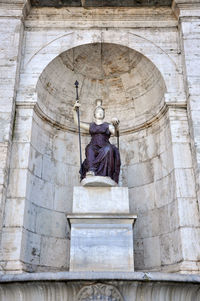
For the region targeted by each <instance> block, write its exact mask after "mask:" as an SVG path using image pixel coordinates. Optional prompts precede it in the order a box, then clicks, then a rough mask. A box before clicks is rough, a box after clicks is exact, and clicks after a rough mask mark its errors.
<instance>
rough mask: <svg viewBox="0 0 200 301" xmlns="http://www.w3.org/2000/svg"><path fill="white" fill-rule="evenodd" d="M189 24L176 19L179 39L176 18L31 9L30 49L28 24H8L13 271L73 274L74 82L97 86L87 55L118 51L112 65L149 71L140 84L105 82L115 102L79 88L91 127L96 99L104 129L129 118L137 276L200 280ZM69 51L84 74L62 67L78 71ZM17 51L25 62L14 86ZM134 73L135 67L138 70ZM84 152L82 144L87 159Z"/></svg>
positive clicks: (125, 148) (164, 11)
mask: <svg viewBox="0 0 200 301" xmlns="http://www.w3.org/2000/svg"><path fill="white" fill-rule="evenodd" d="M179 8H180V7H179ZM10 11H11V10H10V9H8V10H7V11H6V13H7V12H9V13H10ZM15 13H16V12H15ZM175 13H176V14H177V16H178V15H179V13H180V11H178V12H177V10H176V9H175ZM111 16H112V18H111ZM86 17H87V21H86ZM181 18H182V19H181ZM187 18H188V16H187ZM187 18H186V17H185V15H184V16H181V17H180V19H179V20H180V30H181V32H182V35H181V36H179V30H178V28H177V26H178V24H179V23H178V22H179V20H178V19H176V17H175V15H174V13H173V12H172V10H171V9H170V8H159V9H155V8H148V10H147V9H146V8H141V9H137V8H130V9H114V8H112V9H88V10H87V11H85V10H84V9H83V8H76V9H75V8H70V9H69V10H66V9H64V10H58V9H53V8H52V9H49V8H45V9H40V8H34V9H31V11H30V13H29V15H28V16H27V17H26V18H25V31H24V39H23V41H22V36H23V26H22V25H20V24H21V23H20V22H21V21H20V20H18V19H17V20H14V19H13V18H11V17H10V16H9V22H11V20H12V26H13V27H12V26H10V27H9V28H10V40H9V39H8V40H6V38H5V36H6V33H5V31H4V30H3V29H2V36H3V40H2V41H3V43H4V44H5V45H4V49H5V48H6V47H7V46H8V53H9V56H8V57H6V58H3V62H5V61H8V59H10V60H11V61H10V62H11V63H9V64H11V65H9V68H10V69H9V68H8V66H5V68H8V69H5V70H7V71H6V72H8V70H11V71H12V72H11V77H9V75H8V76H6V80H7V81H6V85H7V84H8V83H12V85H11V84H9V87H8V88H9V89H8V90H9V93H11V95H10V94H9V95H10V96H9V95H7V94H6V93H7V92H5V91H6V90H5V82H4V81H5V76H3V80H2V85H4V87H3V91H4V93H5V94H3V95H4V96H3V98H2V102H1V103H0V108H2V128H3V129H5V132H4V133H5V135H4V134H3V136H2V154H3V155H2V159H3V160H2V161H1V165H2V171H3V172H2V174H3V178H2V189H3V191H4V197H5V193H6V203H5V210H4V205H3V204H2V206H1V209H2V211H3V212H4V221H3V223H4V224H3V230H2V241H1V246H2V260H1V263H2V268H3V269H4V270H5V271H7V272H10V271H12V272H21V271H29V272H30V271H46V270H53V271H55V270H62V269H64V270H67V269H68V251H69V244H68V234H67V222H66V219H65V214H66V213H68V212H70V211H71V205H72V189H73V186H74V185H78V184H79V179H78V178H79V175H78V170H79V158H78V156H79V153H78V139H77V132H76V129H75V127H74V126H73V124H72V114H71V107H72V104H73V101H74V98H73V95H74V94H73V93H74V90H73V89H74V87H73V84H74V81H75V79H78V80H79V81H80V82H83V77H84V76H83V73H84V72H85V70H86V71H87V73H88V74H89V76H90V75H91V73H92V72H94V73H95V72H97V71H98V68H97V65H98V64H99V61H98V60H97V61H95V60H92V64H90V60H88V58H87V49H88V46H87V45H97V44H99V45H102V44H103V43H107V45H108V43H109V45H115V46H116V47H115V46H112V55H111V57H113V55H115V54H116V53H118V51H119V49H121V50H123V49H124V48H123V47H124V46H125V47H127V49H130V50H131V51H130V53H129V54H131V55H132V54H134V56H135V58H137V59H136V62H138V61H140V63H141V66H140V67H139V68H138V66H139V64H138V65H137V68H138V69H135V70H137V72H136V73H134V68H133V70H129V71H130V72H127V74H125V75H121V74H120V76H119V73H120V72H119V73H117V74H115V76H114V79H113V78H108V79H107V78H106V81H107V82H106V83H109V84H108V86H107V90H106V89H103V88H102V86H104V85H102V83H100V81H97V80H93V79H92V80H91V79H90V80H88V79H85V83H84V84H83V86H82V87H81V91H82V92H81V93H82V100H81V101H82V108H81V110H82V117H83V118H84V120H86V121H89V120H91V114H92V108H93V107H94V103H93V102H94V100H95V99H93V97H91V96H90V95H89V94H90V93H89V92H91V95H92V96H94V97H95V96H96V95H98V97H101V96H102V97H104V98H105V100H106V99H107V96H108V95H109V102H107V103H106V102H105V104H106V109H107V110H108V112H109V113H108V115H107V118H110V117H113V115H116V112H117V113H118V114H119V115H120V114H121V115H120V116H121V117H120V118H121V137H120V150H121V155H122V177H121V182H120V185H127V186H128V187H129V191H130V205H131V211H132V213H134V214H138V220H137V223H136V227H135V267H136V269H137V270H155V271H160V270H164V271H167V272H187V271H190V272H195V271H198V270H199V264H198V261H199V258H198V256H199V255H198V250H199V248H200V246H199V239H198V237H199V207H198V202H197V194H198V193H199V167H198V161H199V159H198V141H199V135H198V109H199V106H198V71H196V69H195V67H194V64H193V61H191V59H192V57H193V58H194V59H195V62H196V60H198V45H196V46H195V44H194V48H193V49H191V48H190V47H189V45H190V42H191V39H193V38H194V39H195V41H196V39H198V22H197V21H196V19H195V16H194V17H193V19H187ZM6 20H7V19H6ZM188 20H189V21H188ZM191 20H192V23H190V21H191ZM2 22H5V19H4V20H2ZM2 24H3V23H2ZM4 24H5V23H4ZM9 24H10V23H9ZM138 24H140V26H139V27H138ZM2 28H3V27H2ZM191 30H192V31H193V35H192V36H191V35H190V33H191ZM13 32H15V34H13ZM7 34H8V33H7ZM9 41H10V44H9V45H8V42H9ZM181 41H182V43H181ZM6 43H7V44H6ZM195 43H196V42H195ZM15 46H16V47H15ZM83 46H84V47H83ZM73 47H76V48H74V49H78V50H77V52H78V53H79V55H80V56H81V55H83V53H84V56H83V57H84V58H85V59H86V61H87V64H86V63H85V64H83V63H80V64H79V65H75V66H76V67H77V66H78V67H79V68H78V67H77V69H76V70H75V72H74V70H71V71H70V72H69V70H68V71H67V68H66V66H64V65H62V64H61V59H62V60H64V59H65V60H66V57H67V58H69V59H71V55H72V54H74V53H73V51H72V53H71V52H70V51H71V49H72V48H73ZM81 47H83V48H81ZM117 47H118V48H117ZM120 47H121V48H120ZM20 48H22V54H23V58H22V62H21V68H20V80H19V83H18V74H19V57H20ZM97 48H98V47H97ZM95 49H96V48H95ZM116 49H118V50H117V51H115V50H116ZM97 50H98V49H97ZM121 50H120V51H121ZM9 51H10V52H9ZM183 51H184V52H183ZM90 53H91V55H93V53H92V52H90ZM11 54H12V55H11ZM10 57H11V58H10ZM12 57H14V58H15V60H14V61H12ZM72 57H73V55H72ZM77 57H78V56H77ZM108 57H109V55H108ZM108 57H107V59H108ZM89 58H91V56H89ZM125 58H126V57H125ZM122 59H124V57H122ZM69 61H70V60H69ZM114 61H115V60H114ZM117 62H118V61H117ZM125 62H126V60H125V61H123V64H120V63H119V64H118V65H117V68H118V67H120V68H121V67H123V66H125V65H126V64H125ZM128 63H129V65H128V66H129V67H130V60H129V61H128ZM61 65H62V68H61ZM105 65H106V64H105ZM88 66H89V69H87V68H88ZM106 66H108V67H107V68H110V71H109V72H110V75H111V77H112V74H113V73H112V72H116V66H114V67H115V70H114V71H113V70H112V68H111V67H113V65H112V62H111V63H110V62H109V63H108V64H107V65H106ZM83 67H84V68H85V67H87V68H86V69H84V68H83ZM100 69H101V68H100ZM88 70H89V71H90V72H88ZM117 70H118V71H119V69H117ZM120 70H121V69H120ZM151 74H152V76H151ZM110 75H109V76H110ZM145 76H146V77H145ZM116 77H118V80H116ZM10 78H11V79H10ZM119 78H120V79H119ZM8 79H9V81H8ZM144 79H145V80H144ZM98 80H99V79H98ZM103 80H105V78H104V79H103ZM120 80H121V81H122V82H123V85H121V82H120ZM142 80H143V81H142ZM151 80H152V81H151ZM151 82H153V83H154V85H153V86H152V85H150V83H151ZM94 83H95V84H94ZM126 83H127V85H126ZM130 83H131V84H130ZM122 86H123V88H124V90H123V89H122ZM108 87H109V88H110V89H108ZM15 95H16V109H14V103H15V101H14V100H15ZM88 95H89V96H88ZM189 95H190V96H189ZM7 96H8V97H9V99H10V105H8V106H6V110H7V111H8V112H7V111H6V110H5V101H6V99H7ZM131 96H134V97H132V98H131ZM4 98H5V100H3V99H4ZM187 99H188V106H187ZM115 107H116V111H115ZM109 110H110V111H109ZM15 111H16V116H15V122H14V127H12V124H13V118H14V112H15ZM188 118H189V119H188ZM5 120H7V121H8V122H7V121H5ZM123 120H124V123H123ZM188 120H189V122H188ZM108 121H109V120H108ZM12 128H13V132H12ZM5 137H7V138H5ZM11 140H12V153H11V161H9V150H10V149H11ZM88 140H89V138H88V137H87V136H85V135H83V137H82V146H83V148H84V146H85V145H86V144H87V142H88ZM113 141H114V139H113ZM8 167H9V181H8V183H9V185H8V189H7V191H6V186H7V180H6V178H7V174H8Z"/></svg>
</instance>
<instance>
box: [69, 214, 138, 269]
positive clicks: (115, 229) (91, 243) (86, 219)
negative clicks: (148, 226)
mask: <svg viewBox="0 0 200 301" xmlns="http://www.w3.org/2000/svg"><path fill="white" fill-rule="evenodd" d="M68 219H69V220H70V224H71V239H70V271H134V256H133V224H134V221H135V219H136V216H133V215H130V214H125V215H119V214H118V215H111V214H110V215H109V214H107V215H105V214H104V215H97V214H96V215H86V214H83V215H80V216H76V215H71V216H68Z"/></svg>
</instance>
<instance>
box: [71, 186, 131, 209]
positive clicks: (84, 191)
mask: <svg viewBox="0 0 200 301" xmlns="http://www.w3.org/2000/svg"><path fill="white" fill-rule="evenodd" d="M73 213H129V198H128V188H127V187H81V186H80V187H79V186H78V187H74V194H73Z"/></svg>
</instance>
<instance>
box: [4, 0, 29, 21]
mask: <svg viewBox="0 0 200 301" xmlns="http://www.w3.org/2000/svg"><path fill="white" fill-rule="evenodd" d="M30 9H31V4H30V1H29V0H19V1H17V0H15V1H14V0H13V1H12V0H10V1H5V0H3V1H1V3H0V18H14V19H22V20H24V19H25V18H26V17H27V15H28V14H29V12H30Z"/></svg>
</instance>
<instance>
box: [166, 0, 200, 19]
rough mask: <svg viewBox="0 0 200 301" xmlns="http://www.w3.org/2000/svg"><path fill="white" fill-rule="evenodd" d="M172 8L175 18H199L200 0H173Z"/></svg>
mask: <svg viewBox="0 0 200 301" xmlns="http://www.w3.org/2000/svg"><path fill="white" fill-rule="evenodd" d="M172 10H173V12H174V14H175V16H176V17H177V19H182V18H184V19H187V18H190V19H191V18H199V17H200V1H199V0H174V1H173V3H172Z"/></svg>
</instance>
